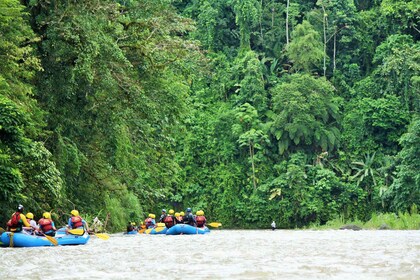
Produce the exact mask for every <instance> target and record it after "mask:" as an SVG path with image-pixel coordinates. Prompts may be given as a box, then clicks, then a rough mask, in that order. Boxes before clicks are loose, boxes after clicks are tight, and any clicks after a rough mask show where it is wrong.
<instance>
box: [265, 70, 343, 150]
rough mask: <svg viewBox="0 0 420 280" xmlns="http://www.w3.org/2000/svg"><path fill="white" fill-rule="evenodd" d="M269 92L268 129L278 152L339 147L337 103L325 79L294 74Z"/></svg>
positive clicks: (332, 90)
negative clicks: (271, 103) (274, 140)
mask: <svg viewBox="0 0 420 280" xmlns="http://www.w3.org/2000/svg"><path fill="white" fill-rule="evenodd" d="M272 93H273V101H274V104H273V114H272V116H271V118H272V120H273V124H272V125H271V128H270V130H271V133H272V134H273V135H274V136H275V138H276V139H277V140H278V149H279V152H280V154H283V153H285V152H286V151H288V152H290V151H293V150H301V149H305V148H309V149H310V150H311V151H313V152H315V153H316V152H318V154H319V152H321V151H331V150H333V149H335V148H336V147H338V142H339V137H340V132H339V129H338V124H337V120H338V119H339V106H340V102H339V99H338V98H337V97H335V95H334V89H333V87H332V86H331V84H330V83H329V82H328V81H326V80H325V79H322V78H320V79H317V78H314V77H311V76H309V75H307V74H305V75H300V74H294V75H291V76H290V77H289V78H288V80H287V82H286V83H283V84H280V85H278V86H276V87H275V88H274V89H273V90H272Z"/></svg>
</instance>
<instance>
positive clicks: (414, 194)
mask: <svg viewBox="0 0 420 280" xmlns="http://www.w3.org/2000/svg"><path fill="white" fill-rule="evenodd" d="M419 133H420V117H419V116H418V114H416V115H415V116H414V117H413V120H412V122H411V124H410V126H409V127H408V131H407V133H405V134H403V135H402V136H401V139H400V144H401V146H402V150H401V151H400V152H399V153H398V158H399V159H400V161H401V162H400V164H399V165H398V166H397V172H398V173H397V178H396V180H395V181H394V183H393V184H392V186H391V188H390V193H391V197H392V198H393V199H392V207H393V209H394V210H396V211H408V210H409V209H410V207H411V206H412V205H415V206H416V207H419V206H420V174H419V172H418V170H420V135H419Z"/></svg>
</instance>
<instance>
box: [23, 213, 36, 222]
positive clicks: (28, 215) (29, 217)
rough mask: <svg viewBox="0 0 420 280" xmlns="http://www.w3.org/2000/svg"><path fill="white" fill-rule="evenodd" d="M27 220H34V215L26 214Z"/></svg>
mask: <svg viewBox="0 0 420 280" xmlns="http://www.w3.org/2000/svg"><path fill="white" fill-rule="evenodd" d="M25 216H26V218H28V219H31V220H33V218H34V214H32V213H31V212H28V213H26V215H25Z"/></svg>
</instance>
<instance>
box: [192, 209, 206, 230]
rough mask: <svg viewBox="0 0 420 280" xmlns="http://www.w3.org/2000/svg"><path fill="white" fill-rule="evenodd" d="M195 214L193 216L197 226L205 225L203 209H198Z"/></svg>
mask: <svg viewBox="0 0 420 280" xmlns="http://www.w3.org/2000/svg"><path fill="white" fill-rule="evenodd" d="M195 214H196V215H197V216H196V217H195V221H196V222H197V227H199V228H203V227H205V226H206V222H207V219H206V217H205V216H204V211H203V210H198V211H197V213H195Z"/></svg>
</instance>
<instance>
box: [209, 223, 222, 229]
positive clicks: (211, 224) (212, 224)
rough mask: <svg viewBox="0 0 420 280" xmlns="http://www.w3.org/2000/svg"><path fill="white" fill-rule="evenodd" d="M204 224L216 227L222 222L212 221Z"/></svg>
mask: <svg viewBox="0 0 420 280" xmlns="http://www.w3.org/2000/svg"><path fill="white" fill-rule="evenodd" d="M206 225H207V226H210V227H214V228H218V227H221V226H222V223H219V222H212V223H209V224H206Z"/></svg>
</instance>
